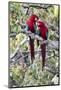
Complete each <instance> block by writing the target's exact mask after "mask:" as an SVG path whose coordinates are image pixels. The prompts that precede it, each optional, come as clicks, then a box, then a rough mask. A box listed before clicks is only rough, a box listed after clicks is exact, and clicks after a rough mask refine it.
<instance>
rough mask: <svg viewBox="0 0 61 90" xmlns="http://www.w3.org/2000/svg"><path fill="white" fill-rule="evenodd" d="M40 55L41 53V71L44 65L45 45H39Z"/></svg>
mask: <svg viewBox="0 0 61 90" xmlns="http://www.w3.org/2000/svg"><path fill="white" fill-rule="evenodd" d="M41 53H42V70H43V68H44V65H45V57H46V44H42V45H41Z"/></svg>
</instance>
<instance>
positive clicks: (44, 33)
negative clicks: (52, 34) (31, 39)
mask: <svg viewBox="0 0 61 90" xmlns="http://www.w3.org/2000/svg"><path fill="white" fill-rule="evenodd" d="M36 33H37V34H38V35H39V36H40V37H42V38H43V40H47V38H48V28H47V27H46V26H45V24H44V22H43V21H41V20H38V21H37V31H36ZM40 48H41V53H42V70H43V67H44V65H45V57H46V44H45V43H44V44H41V45H40Z"/></svg>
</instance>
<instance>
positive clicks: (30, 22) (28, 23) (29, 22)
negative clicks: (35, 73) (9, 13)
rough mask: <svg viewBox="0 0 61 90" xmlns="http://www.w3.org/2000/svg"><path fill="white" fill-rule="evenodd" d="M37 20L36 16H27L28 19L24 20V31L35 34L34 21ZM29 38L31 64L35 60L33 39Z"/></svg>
mask: <svg viewBox="0 0 61 90" xmlns="http://www.w3.org/2000/svg"><path fill="white" fill-rule="evenodd" d="M37 20H38V16H36V15H35V14H32V15H31V16H29V18H27V19H26V26H27V27H26V30H28V31H31V32H32V33H35V26H36V21H37ZM29 38H30V43H29V44H30V52H31V60H32V63H33V59H34V58H35V56H34V39H32V38H31V37H29Z"/></svg>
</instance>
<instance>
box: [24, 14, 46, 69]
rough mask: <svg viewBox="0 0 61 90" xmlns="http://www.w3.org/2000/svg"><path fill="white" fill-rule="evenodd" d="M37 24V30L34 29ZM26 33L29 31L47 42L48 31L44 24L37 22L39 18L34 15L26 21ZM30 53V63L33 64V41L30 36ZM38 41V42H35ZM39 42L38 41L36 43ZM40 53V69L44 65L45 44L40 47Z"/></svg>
mask: <svg viewBox="0 0 61 90" xmlns="http://www.w3.org/2000/svg"><path fill="white" fill-rule="evenodd" d="M36 23H37V28H36ZM25 30H26V31H31V32H32V33H35V34H37V35H39V36H40V37H42V38H43V40H47V38H48V29H47V27H46V26H45V24H44V23H43V22H42V21H40V20H39V17H38V16H37V15H35V14H32V15H31V16H29V17H28V18H27V19H26V28H25ZM29 38H30V42H29V45H30V52H31V61H32V63H33V60H34V58H35V56H34V39H32V38H31V37H30V36H29ZM37 41H38V40H37ZM38 42H39V41H38ZM40 48H41V53H42V68H43V67H44V65H45V56H46V44H42V45H40Z"/></svg>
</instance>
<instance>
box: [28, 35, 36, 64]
mask: <svg viewBox="0 0 61 90" xmlns="http://www.w3.org/2000/svg"><path fill="white" fill-rule="evenodd" d="M29 44H30V52H31V60H32V63H33V60H34V58H35V55H34V40H33V39H31V37H30V43H29Z"/></svg>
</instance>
